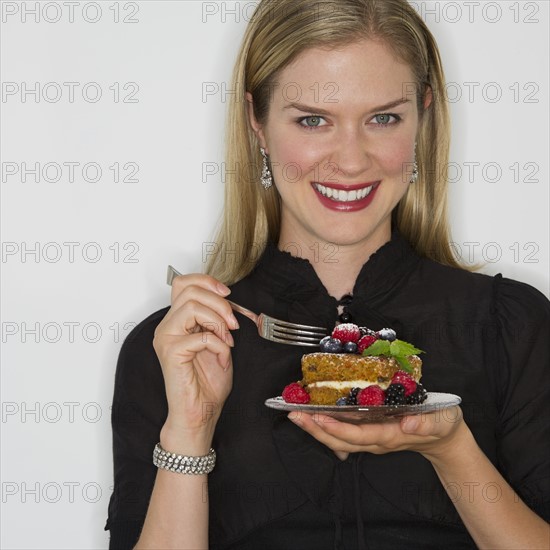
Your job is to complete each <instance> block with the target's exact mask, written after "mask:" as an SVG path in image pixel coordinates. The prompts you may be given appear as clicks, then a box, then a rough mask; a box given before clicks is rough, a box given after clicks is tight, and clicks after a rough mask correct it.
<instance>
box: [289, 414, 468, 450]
mask: <svg viewBox="0 0 550 550" xmlns="http://www.w3.org/2000/svg"><path fill="white" fill-rule="evenodd" d="M288 417H289V419H290V420H292V422H294V423H295V424H296V425H298V426H300V428H302V429H303V430H305V431H306V432H308V433H309V434H310V435H312V436H313V437H314V438H315V439H317V440H318V441H320V442H321V443H323V444H324V445H326V446H327V447H329V448H330V449H332V450H333V451H334V452H335V453H336V455H337V456H338V458H340V459H341V460H345V459H346V458H347V457H348V455H349V453H357V452H367V453H373V454H385V453H391V452H395V451H417V452H419V453H421V454H422V455H423V456H424V457H426V458H427V459H428V460H430V461H431V460H433V459H436V458H443V457H444V455H445V453H446V452H448V450H449V449H451V452H452V449H453V448H454V445H455V444H457V440H458V439H459V438H460V434H461V433H464V430H467V427H466V424H465V423H464V420H463V418H462V410H461V409H460V407H451V408H449V409H444V410H442V411H437V412H433V413H425V414H424V413H423V414H419V415H414V416H405V417H403V418H402V419H401V420H400V421H395V422H385V423H381V424H349V423H347V422H340V421H338V420H336V419H335V418H332V417H330V416H326V415H323V414H307V413H303V412H298V411H296V412H292V413H290V414H289V415H288Z"/></svg>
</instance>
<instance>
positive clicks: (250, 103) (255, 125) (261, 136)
mask: <svg viewBox="0 0 550 550" xmlns="http://www.w3.org/2000/svg"><path fill="white" fill-rule="evenodd" d="M246 102H247V109H248V121H249V122H250V126H251V127H252V130H254V133H255V134H256V138H257V139H258V141H259V143H260V147H263V148H264V149H265V150H266V152H267V153H269V151H268V150H267V143H266V140H265V133H264V129H263V125H262V124H260V123H259V122H258V121H257V120H256V115H255V114H254V100H253V98H252V94H251V93H250V92H246Z"/></svg>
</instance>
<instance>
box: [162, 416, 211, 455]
mask: <svg viewBox="0 0 550 550" xmlns="http://www.w3.org/2000/svg"><path fill="white" fill-rule="evenodd" d="M212 439H213V433H212V431H211V430H208V429H201V430H186V429H181V428H177V427H175V426H173V425H170V424H168V423H165V424H164V426H163V427H162V429H161V431H160V444H161V446H162V448H163V449H165V450H167V451H170V452H171V453H175V454H181V455H187V456H204V455H206V454H208V452H209V451H210V448H211V446H212Z"/></svg>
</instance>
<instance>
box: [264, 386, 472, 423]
mask: <svg viewBox="0 0 550 550" xmlns="http://www.w3.org/2000/svg"><path fill="white" fill-rule="evenodd" d="M461 401H462V399H461V398H460V397H459V396H458V395H454V394H452V393H437V392H428V397H427V399H426V401H424V403H422V404H421V405H395V406H391V405H377V406H373V407H360V406H353V405H344V406H342V407H337V406H336V405H332V406H329V405H299V404H297V403H287V402H286V401H285V400H284V399H283V398H282V397H272V398H271V399H266V401H265V404H266V406H268V407H270V408H271V409H277V410H279V411H287V412H291V411H302V412H306V413H310V414H315V413H322V414H325V415H327V416H332V417H333V418H336V419H337V420H341V421H343V422H350V423H352V424H373V423H379V422H390V421H392V420H393V421H395V420H399V418H401V417H403V416H407V415H414V414H423V413H434V412H435V413H437V412H441V411H443V410H444V409H448V408H450V407H454V406H455V405H459V404H460V403H461ZM443 414H444V413H443ZM449 414H450V413H449ZM449 420H454V417H453V418H451V417H450V416H449Z"/></svg>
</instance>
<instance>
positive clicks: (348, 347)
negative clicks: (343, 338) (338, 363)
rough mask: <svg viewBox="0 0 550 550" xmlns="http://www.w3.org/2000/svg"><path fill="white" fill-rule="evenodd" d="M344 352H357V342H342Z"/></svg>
mask: <svg viewBox="0 0 550 550" xmlns="http://www.w3.org/2000/svg"><path fill="white" fill-rule="evenodd" d="M344 353H357V344H356V343H355V342H346V343H345V344H344Z"/></svg>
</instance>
